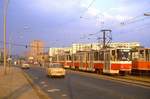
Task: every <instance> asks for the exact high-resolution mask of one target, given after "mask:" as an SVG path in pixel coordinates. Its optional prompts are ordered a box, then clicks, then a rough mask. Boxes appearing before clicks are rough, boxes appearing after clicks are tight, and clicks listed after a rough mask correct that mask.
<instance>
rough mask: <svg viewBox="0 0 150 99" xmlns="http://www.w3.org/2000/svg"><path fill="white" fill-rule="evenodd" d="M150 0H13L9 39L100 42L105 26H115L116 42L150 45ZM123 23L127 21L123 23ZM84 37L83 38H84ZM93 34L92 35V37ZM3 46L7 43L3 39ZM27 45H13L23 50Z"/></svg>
mask: <svg viewBox="0 0 150 99" xmlns="http://www.w3.org/2000/svg"><path fill="white" fill-rule="evenodd" d="M3 1H4V0H0V41H3V6H4V5H3V3H4V2H3ZM148 12H150V0H10V1H9V4H8V14H7V41H8V40H9V39H10V38H11V39H12V42H13V43H17V44H29V42H31V41H32V40H35V39H39V40H43V41H44V42H45V46H49V47H61V46H69V45H71V43H81V42H87V43H89V42H97V38H98V37H99V36H100V34H96V35H93V36H90V35H89V34H92V33H96V32H98V31H100V30H101V29H104V28H105V29H111V30H112V37H113V42H115V41H120V42H132V41H138V42H140V43H141V44H142V45H144V46H146V47H150V16H149V17H148V16H144V15H143V14H144V13H148ZM121 23H123V24H121ZM81 38H82V39H81ZM88 38H89V39H88ZM0 47H3V45H2V44H1V43H0ZM23 50H25V48H24V47H16V46H14V47H13V52H14V53H17V52H21V51H23Z"/></svg>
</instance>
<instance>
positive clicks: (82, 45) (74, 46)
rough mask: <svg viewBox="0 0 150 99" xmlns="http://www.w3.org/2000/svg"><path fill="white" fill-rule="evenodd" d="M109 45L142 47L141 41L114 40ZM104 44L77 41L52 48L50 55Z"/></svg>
mask: <svg viewBox="0 0 150 99" xmlns="http://www.w3.org/2000/svg"><path fill="white" fill-rule="evenodd" d="M108 46H109V47H113V48H115V47H126V48H134V47H140V46H141V45H140V43H139V42H113V43H110V44H109V45H108ZM102 47H103V45H102V44H99V43H76V44H72V46H71V47H65V48H50V49H49V56H50V57H51V56H54V55H58V54H63V53H64V52H66V51H67V52H70V53H72V54H73V53H76V52H77V51H89V50H99V49H100V48H102Z"/></svg>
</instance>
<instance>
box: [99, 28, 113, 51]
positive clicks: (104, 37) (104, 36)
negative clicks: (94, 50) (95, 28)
mask: <svg viewBox="0 0 150 99" xmlns="http://www.w3.org/2000/svg"><path fill="white" fill-rule="evenodd" d="M101 32H103V48H106V39H107V38H106V33H107V32H111V30H107V29H104V30H101Z"/></svg>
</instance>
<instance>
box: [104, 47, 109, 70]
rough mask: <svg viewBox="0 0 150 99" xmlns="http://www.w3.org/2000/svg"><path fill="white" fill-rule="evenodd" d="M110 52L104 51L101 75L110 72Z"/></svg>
mask: <svg viewBox="0 0 150 99" xmlns="http://www.w3.org/2000/svg"><path fill="white" fill-rule="evenodd" d="M110 57H111V56H110V50H106V51H104V67H103V73H110V70H111V67H110V66H111V64H110V59H111V58H110Z"/></svg>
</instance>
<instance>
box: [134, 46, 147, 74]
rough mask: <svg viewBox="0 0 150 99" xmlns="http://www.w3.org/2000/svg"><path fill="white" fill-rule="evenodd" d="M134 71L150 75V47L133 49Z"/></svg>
mask: <svg viewBox="0 0 150 99" xmlns="http://www.w3.org/2000/svg"><path fill="white" fill-rule="evenodd" d="M132 73H133V74H148V75H150V48H137V49H135V50H134V51H132Z"/></svg>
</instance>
